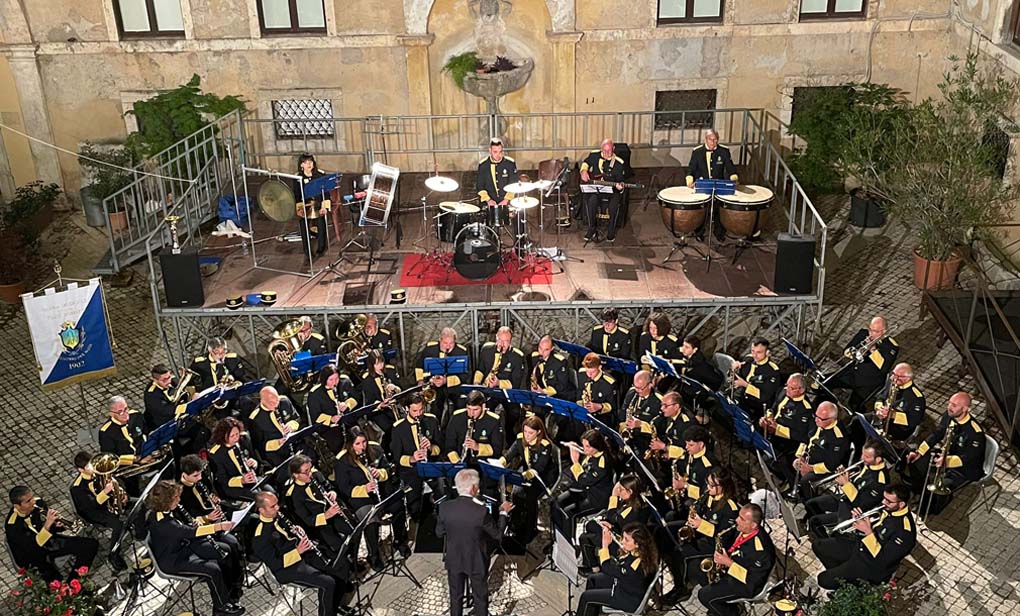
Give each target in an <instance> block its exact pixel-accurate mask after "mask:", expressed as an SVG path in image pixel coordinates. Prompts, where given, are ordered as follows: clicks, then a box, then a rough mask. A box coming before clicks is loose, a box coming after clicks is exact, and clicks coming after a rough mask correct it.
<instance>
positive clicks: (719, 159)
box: [687, 128, 740, 242]
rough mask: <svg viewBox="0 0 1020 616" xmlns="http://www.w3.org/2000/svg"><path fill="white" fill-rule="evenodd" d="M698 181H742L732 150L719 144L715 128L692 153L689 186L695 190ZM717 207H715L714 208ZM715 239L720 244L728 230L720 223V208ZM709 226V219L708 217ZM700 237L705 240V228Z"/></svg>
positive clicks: (698, 231) (708, 132)
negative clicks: (734, 162)
mask: <svg viewBox="0 0 1020 616" xmlns="http://www.w3.org/2000/svg"><path fill="white" fill-rule="evenodd" d="M697 180H732V181H734V182H737V181H739V180H740V178H739V176H737V167H736V165H734V164H733V156H732V155H731V154H730V149H729V148H727V147H726V146H724V145H720V144H719V133H717V132H716V131H715V129H714V128H710V129H708V130H707V131H705V144H704V145H699V146H698V147H696V148H694V150H692V151H691V160H690V162H689V163H687V186H688V187H690V188H694V183H695V182H696V181H697ZM713 207H715V206H713ZM714 219H715V220H714V222H713V225H714V226H715V237H716V239H718V240H719V241H720V242H721V241H723V239H724V238H725V236H726V230H725V229H723V226H722V224H720V222H719V212H718V208H716V211H715V212H714ZM705 220H706V223H705V224H707V221H708V219H707V217H706V219H705ZM697 234H698V237H700V238H704V236H705V226H704V225H702V226H701V228H699V229H698V230H697Z"/></svg>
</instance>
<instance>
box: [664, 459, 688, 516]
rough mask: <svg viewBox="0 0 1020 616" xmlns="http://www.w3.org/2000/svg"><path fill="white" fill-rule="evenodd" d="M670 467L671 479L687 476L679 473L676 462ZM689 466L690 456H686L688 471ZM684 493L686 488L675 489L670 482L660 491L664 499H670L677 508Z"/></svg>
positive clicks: (681, 501) (681, 502)
mask: <svg viewBox="0 0 1020 616" xmlns="http://www.w3.org/2000/svg"><path fill="white" fill-rule="evenodd" d="M670 467H671V468H672V470H673V472H672V479H673V481H676V480H677V479H680V478H681V477H687V475H681V474H680V468H679V466H678V465H677V464H676V463H674V464H671V465H670ZM690 467H691V459H690V457H688V458H687V470H688V472H689V471H690ZM685 494H686V490H677V489H676V488H674V487H673V484H672V483H670V485H669V487H667V488H666V489H665V490H663V491H662V495H663V496H665V497H666V499H668V500H672V501H673V502H674V503H676V506H677V508H679V507H680V506H681V505H682V504H683V501H684V499H683V497H684V495H685Z"/></svg>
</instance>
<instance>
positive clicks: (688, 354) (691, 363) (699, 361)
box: [680, 334, 724, 400]
mask: <svg viewBox="0 0 1020 616" xmlns="http://www.w3.org/2000/svg"><path fill="white" fill-rule="evenodd" d="M680 354H681V355H683V360H682V363H683V369H682V370H681V374H683V375H684V376H686V377H688V378H691V379H694V380H695V381H697V382H699V383H701V384H702V385H706V386H708V388H709V389H711V390H713V391H718V390H719V388H720V387H722V384H723V380H724V379H723V375H722V373H721V372H719V369H718V368H716V367H715V364H714V363H712V362H710V361H708V358H706V357H705V354H704V353H702V352H701V338H698V337H697V336H695V335H693V334H692V335H689V336H685V337H684V342H683V344H682V345H681V346H680ZM682 389H683V391H684V393H685V394H686V395H687V396H689V397H690V398H691V399H692V400H699V399H700V398H702V397H704V396H705V394H704V392H703V391H702V390H701V389H694V388H693V387H692V386H688V385H687V384H684V386H683V388H682Z"/></svg>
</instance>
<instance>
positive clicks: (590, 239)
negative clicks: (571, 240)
mask: <svg viewBox="0 0 1020 616" xmlns="http://www.w3.org/2000/svg"><path fill="white" fill-rule="evenodd" d="M596 237H598V234H597V233H595V232H594V231H589V232H588V233H585V234H584V241H586V242H594V241H595V238H596Z"/></svg>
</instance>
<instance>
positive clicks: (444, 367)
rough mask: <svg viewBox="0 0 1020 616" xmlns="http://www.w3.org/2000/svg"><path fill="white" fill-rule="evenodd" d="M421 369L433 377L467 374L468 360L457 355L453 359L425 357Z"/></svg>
mask: <svg viewBox="0 0 1020 616" xmlns="http://www.w3.org/2000/svg"><path fill="white" fill-rule="evenodd" d="M423 369H424V370H425V372H427V373H429V374H431V375H433V376H438V375H444V376H448V375H451V374H467V371H468V358H467V356H466V355H457V356H454V357H426V358H425V366H424V368H423Z"/></svg>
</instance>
